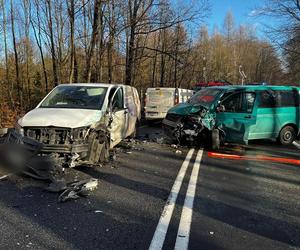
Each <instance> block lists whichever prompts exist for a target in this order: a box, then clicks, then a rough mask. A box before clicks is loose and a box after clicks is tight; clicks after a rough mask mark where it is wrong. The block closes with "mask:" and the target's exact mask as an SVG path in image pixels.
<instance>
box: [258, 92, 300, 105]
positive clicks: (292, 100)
mask: <svg viewBox="0 0 300 250" xmlns="http://www.w3.org/2000/svg"><path fill="white" fill-rule="evenodd" d="M259 95H260V103H259V107H260V108H275V107H278V108H279V107H295V106H298V105H299V104H298V103H299V101H298V99H299V94H298V92H297V91H291V90H280V91H279V90H276V91H272V90H271V91H261V92H260V93H259Z"/></svg>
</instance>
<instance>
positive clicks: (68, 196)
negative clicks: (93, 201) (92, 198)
mask: <svg viewBox="0 0 300 250" xmlns="http://www.w3.org/2000/svg"><path fill="white" fill-rule="evenodd" d="M97 187H98V179H94V178H91V179H86V180H82V181H77V182H73V183H70V184H68V186H67V187H66V189H65V191H63V192H62V193H61V194H60V196H59V197H58V201H59V202H65V201H68V200H75V199H78V198H79V197H81V196H84V197H85V196H88V195H89V193H90V192H91V191H93V190H95V189H96V188H97Z"/></svg>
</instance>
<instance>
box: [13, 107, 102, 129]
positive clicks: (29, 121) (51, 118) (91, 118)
mask: <svg viewBox="0 0 300 250" xmlns="http://www.w3.org/2000/svg"><path fill="white" fill-rule="evenodd" d="M101 116H102V111H100V110H91V109H65V108H36V109H33V110H31V111H30V112H28V113H27V114H26V115H25V116H23V117H22V118H21V119H20V120H19V121H18V123H19V125H20V126H21V127H49V126H54V127H65V128H78V127H85V126H89V125H91V124H93V123H95V122H97V121H99V120H100V119H101Z"/></svg>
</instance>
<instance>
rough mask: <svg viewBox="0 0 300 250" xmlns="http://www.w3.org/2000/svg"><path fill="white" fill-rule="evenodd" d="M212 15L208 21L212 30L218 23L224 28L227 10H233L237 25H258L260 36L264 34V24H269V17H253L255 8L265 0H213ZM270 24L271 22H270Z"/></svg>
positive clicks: (220, 27)
mask: <svg viewBox="0 0 300 250" xmlns="http://www.w3.org/2000/svg"><path fill="white" fill-rule="evenodd" d="M210 2H211V15H210V17H209V18H208V19H207V21H206V23H207V25H208V27H209V30H210V31H213V29H214V26H215V25H217V26H218V27H219V29H222V27H223V23H224V17H225V16H226V13H227V11H229V10H230V11H231V12H232V14H233V17H234V21H235V25H236V26H238V25H239V24H251V25H253V26H254V27H256V30H257V33H258V35H259V36H263V28H264V24H268V22H270V21H268V20H267V19H265V18H257V17H253V13H254V9H255V8H257V7H259V6H261V5H262V4H263V2H264V1H263V0H211V1H210ZM269 24H270V23H269Z"/></svg>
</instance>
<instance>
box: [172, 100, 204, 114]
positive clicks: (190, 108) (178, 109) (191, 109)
mask: <svg viewBox="0 0 300 250" xmlns="http://www.w3.org/2000/svg"><path fill="white" fill-rule="evenodd" d="M200 109H202V106H199V105H197V106H195V105H192V104H190V103H187V102H184V103H179V104H177V105H176V106H174V107H172V108H170V109H169V111H168V113H172V114H178V115H190V114H192V113H196V112H198V111H199V110H200Z"/></svg>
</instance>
